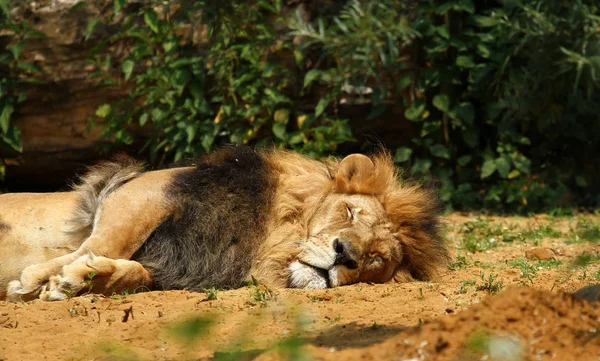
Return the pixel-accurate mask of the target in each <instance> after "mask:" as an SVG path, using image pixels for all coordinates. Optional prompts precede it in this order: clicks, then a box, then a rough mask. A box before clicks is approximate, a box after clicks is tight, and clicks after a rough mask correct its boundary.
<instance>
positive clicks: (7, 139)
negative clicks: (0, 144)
mask: <svg viewBox="0 0 600 361" xmlns="http://www.w3.org/2000/svg"><path fill="white" fill-rule="evenodd" d="M2 140H3V141H4V143H6V144H7V145H8V146H9V147H11V148H12V149H14V150H16V151H17V152H19V153H22V152H23V143H22V142H21V131H20V130H19V129H18V128H17V127H9V128H8V132H7V133H6V134H4V135H2Z"/></svg>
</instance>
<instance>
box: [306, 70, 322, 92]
mask: <svg viewBox="0 0 600 361" xmlns="http://www.w3.org/2000/svg"><path fill="white" fill-rule="evenodd" d="M322 75H323V72H322V71H321V70H318V69H311V70H309V71H308V72H307V73H306V75H304V87H305V88H306V87H308V86H309V85H310V84H312V82H313V81H315V80H317V79H319V78H321V76H322Z"/></svg>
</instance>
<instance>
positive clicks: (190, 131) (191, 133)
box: [185, 124, 196, 144]
mask: <svg viewBox="0 0 600 361" xmlns="http://www.w3.org/2000/svg"><path fill="white" fill-rule="evenodd" d="M185 132H186V133H187V142H188V144H191V143H192V141H193V140H194V138H195V137H196V127H194V125H192V124H188V125H187V126H186V127H185Z"/></svg>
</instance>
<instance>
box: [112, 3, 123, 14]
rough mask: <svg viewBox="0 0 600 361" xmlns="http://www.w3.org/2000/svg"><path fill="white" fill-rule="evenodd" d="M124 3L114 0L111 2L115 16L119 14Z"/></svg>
mask: <svg viewBox="0 0 600 361" xmlns="http://www.w3.org/2000/svg"><path fill="white" fill-rule="evenodd" d="M125 1H126V0H114V1H113V9H114V10H115V14H118V13H120V12H121V9H122V8H123V5H125Z"/></svg>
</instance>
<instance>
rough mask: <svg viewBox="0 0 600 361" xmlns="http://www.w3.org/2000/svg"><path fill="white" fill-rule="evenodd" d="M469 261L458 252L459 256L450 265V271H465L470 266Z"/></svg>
mask: <svg viewBox="0 0 600 361" xmlns="http://www.w3.org/2000/svg"><path fill="white" fill-rule="evenodd" d="M469 264H470V263H469V260H468V259H467V257H466V256H464V255H462V254H461V253H460V252H458V255H457V256H456V260H455V261H454V262H453V263H452V264H451V265H450V267H449V268H450V269H451V270H452V271H456V270H459V269H465V268H467V267H468V266H469Z"/></svg>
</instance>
